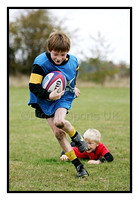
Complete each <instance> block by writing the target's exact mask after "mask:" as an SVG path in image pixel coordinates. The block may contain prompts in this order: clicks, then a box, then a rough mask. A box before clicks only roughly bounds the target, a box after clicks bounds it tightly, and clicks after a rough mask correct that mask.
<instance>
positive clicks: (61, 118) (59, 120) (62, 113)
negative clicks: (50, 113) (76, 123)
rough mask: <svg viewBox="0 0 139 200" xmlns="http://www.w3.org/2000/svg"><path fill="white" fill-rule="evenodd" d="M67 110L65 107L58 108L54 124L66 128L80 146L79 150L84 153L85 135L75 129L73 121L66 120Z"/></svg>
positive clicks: (85, 146)
mask: <svg viewBox="0 0 139 200" xmlns="http://www.w3.org/2000/svg"><path fill="white" fill-rule="evenodd" d="M66 113H67V110H66V109H65V108H58V109H57V110H56V112H55V117H54V124H55V126H56V127H58V128H61V129H62V130H64V131H65V132H66V133H68V135H69V136H70V137H71V139H72V141H74V142H75V145H76V146H77V147H78V149H79V151H80V152H81V153H83V152H84V151H85V150H86V148H87V145H86V142H85V141H84V139H83V137H82V136H81V135H80V134H79V133H78V132H77V131H76V130H75V128H74V127H73V126H72V125H71V123H70V122H69V121H67V120H65V117H66Z"/></svg>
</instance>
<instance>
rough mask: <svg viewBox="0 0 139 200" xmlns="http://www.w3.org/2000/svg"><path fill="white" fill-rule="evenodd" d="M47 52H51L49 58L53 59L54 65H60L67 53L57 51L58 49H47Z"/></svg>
mask: <svg viewBox="0 0 139 200" xmlns="http://www.w3.org/2000/svg"><path fill="white" fill-rule="evenodd" d="M49 53H50V54H51V58H52V60H53V61H54V63H55V64H56V65H61V63H62V62H63V61H64V60H65V59H66V56H67V53H68V52H66V51H64V52H61V51H60V52H58V51H54V50H52V51H49Z"/></svg>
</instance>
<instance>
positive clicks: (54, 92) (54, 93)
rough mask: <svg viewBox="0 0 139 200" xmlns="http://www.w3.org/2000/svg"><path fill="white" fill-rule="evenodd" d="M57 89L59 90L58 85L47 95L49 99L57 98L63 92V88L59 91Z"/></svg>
mask: <svg viewBox="0 0 139 200" xmlns="http://www.w3.org/2000/svg"><path fill="white" fill-rule="evenodd" d="M58 90H59V87H58V88H57V89H55V90H54V91H53V92H51V93H50V95H49V99H50V100H57V99H60V98H61V96H62V95H63V94H64V90H63V91H61V92H58Z"/></svg>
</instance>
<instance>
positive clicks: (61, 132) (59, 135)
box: [55, 130, 65, 141]
mask: <svg viewBox="0 0 139 200" xmlns="http://www.w3.org/2000/svg"><path fill="white" fill-rule="evenodd" d="M55 137H56V138H57V139H58V140H59V141H61V140H62V139H63V138H64V137H65V133H64V132H63V131H61V130H57V131H55Z"/></svg>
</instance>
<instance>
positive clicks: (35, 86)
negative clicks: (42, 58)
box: [29, 65, 50, 99]
mask: <svg viewBox="0 0 139 200" xmlns="http://www.w3.org/2000/svg"><path fill="white" fill-rule="evenodd" d="M45 75H46V74H45V73H44V71H43V70H42V68H41V67H40V66H39V65H34V66H33V69H32V73H31V77H30V81H29V89H30V91H31V92H32V93H33V94H35V95H36V96H37V97H39V98H42V99H49V95H50V92H47V91H46V90H45V89H44V88H42V86H41V83H42V80H43V78H44V77H45Z"/></svg>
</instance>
